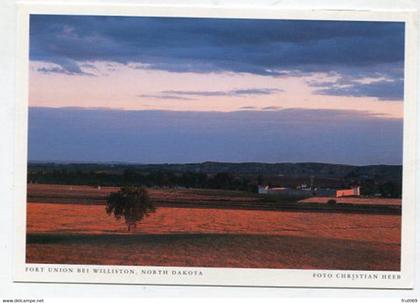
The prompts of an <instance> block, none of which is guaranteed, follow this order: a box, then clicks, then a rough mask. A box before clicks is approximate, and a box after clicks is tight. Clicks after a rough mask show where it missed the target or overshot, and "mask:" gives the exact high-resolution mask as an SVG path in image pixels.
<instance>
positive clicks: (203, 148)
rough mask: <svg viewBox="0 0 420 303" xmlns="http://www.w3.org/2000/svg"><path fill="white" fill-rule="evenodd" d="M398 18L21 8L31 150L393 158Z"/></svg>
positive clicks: (273, 158) (131, 157) (265, 158)
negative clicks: (62, 12)
mask: <svg viewBox="0 0 420 303" xmlns="http://www.w3.org/2000/svg"><path fill="white" fill-rule="evenodd" d="M403 75H404V24H403V23H398V22H356V21H353V22H352V21H309V20H256V19H214V18H208V19H205V18H202V19H195V18H168V17H166V18H158V17H106V16H53V15H50V16H47V15H32V16H31V20H30V81H29V105H30V109H29V159H30V160H41V161H76V162H77V161H84V162H85V161H87V162H96V161H100V162H106V161H125V162H137V163H185V162H202V161H229V162H250V161H252V162H328V163H343V164H358V165H365V164H401V161H402V128H403V119H402V118H403V95H404V92H403V82H404V81H403Z"/></svg>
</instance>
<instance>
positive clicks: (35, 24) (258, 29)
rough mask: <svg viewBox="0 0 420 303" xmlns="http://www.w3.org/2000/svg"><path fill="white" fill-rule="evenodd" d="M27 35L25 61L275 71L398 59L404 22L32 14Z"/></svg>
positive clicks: (399, 57) (266, 72)
mask: <svg viewBox="0 0 420 303" xmlns="http://www.w3.org/2000/svg"><path fill="white" fill-rule="evenodd" d="M30 34H31V59H32V60H43V61H49V62H54V63H57V64H59V65H61V66H62V67H63V68H65V69H66V68H72V67H71V66H69V65H68V62H84V61H96V60H104V61H114V62H119V63H124V64H126V63H130V62H134V63H135V62H138V63H142V64H146V65H148V67H149V68H157V69H164V70H169V71H178V72H182V71H195V72H217V71H233V72H249V73H255V74H262V75H265V74H273V75H277V74H281V73H282V71H286V72H287V71H289V70H294V69H297V70H302V71H305V70H306V67H307V68H308V69H309V70H313V69H318V70H322V71H325V70H330V69H332V68H333V67H334V66H350V67H354V66H366V65H370V66H373V65H377V64H384V63H401V62H402V61H403V54H404V52H403V49H404V24H403V23H391V22H388V23H385V22H345V21H284V20H281V21H280V20H245V19H236V20H234V19H193V18H136V17H105V16H101V17H92V16H45V15H33V16H31V29H30ZM66 62H67V63H66Z"/></svg>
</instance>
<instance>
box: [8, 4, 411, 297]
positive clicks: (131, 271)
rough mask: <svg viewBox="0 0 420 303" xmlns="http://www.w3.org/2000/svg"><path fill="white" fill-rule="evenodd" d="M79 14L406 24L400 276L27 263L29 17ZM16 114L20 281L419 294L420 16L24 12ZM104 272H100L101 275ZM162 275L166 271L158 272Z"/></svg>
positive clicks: (140, 8)
mask: <svg viewBox="0 0 420 303" xmlns="http://www.w3.org/2000/svg"><path fill="white" fill-rule="evenodd" d="M30 14H77V15H119V16H162V17H164V16H165V17H202V18H216V17H217V18H255V19H289V20H304V19H309V20H348V21H352V20H354V21H400V22H405V32H406V35H405V42H406V43H405V72H404V77H405V78H404V80H405V81H404V137H403V199H402V238H401V271H399V272H381V271H343V270H297V269H296V270H287V269H245V268H203V267H189V268H188V267H156V266H145V267H143V266H94V265H62V264H26V263H25V247H26V173H27V156H28V155H27V149H28V147H27V139H28V138H27V130H28V80H29V39H28V37H29V15H30ZM18 25H19V27H18V31H17V34H18V36H17V39H18V47H17V56H16V58H17V62H16V66H17V75H16V80H17V90H16V96H17V99H16V116H15V123H16V124H15V126H16V127H15V129H16V136H15V138H16V139H15V140H16V141H15V142H16V144H15V163H14V166H15V175H14V184H15V186H14V197H15V211H14V221H15V230H16V235H15V243H14V244H15V246H14V252H15V258H14V273H15V274H14V281H16V282H67V283H111V284H116V283H122V284H160V285H217V286H266V287H273V286H275V287H340V288H344V287H351V288H394V289H395V288H406V289H409V288H412V287H413V282H414V281H413V280H414V258H415V250H414V248H415V247H414V246H415V230H414V229H415V192H416V190H415V169H416V97H417V93H416V84H417V81H416V79H417V78H416V76H417V37H418V31H417V14H416V13H415V12H414V11H408V10H407V11H402V10H398V11H342V10H340V11H331V10H309V9H305V10H303V9H299V10H283V9H276V8H273V7H261V8H243V9H238V8H221V7H192V6H152V5H132V4H130V5H123V4H121V5H109V4H104V5H81V4H73V5H72V4H34V3H25V2H21V3H19V6H18ZM95 270H97V271H98V272H97V273H95V272H94V271H95ZM159 271H160V272H159Z"/></svg>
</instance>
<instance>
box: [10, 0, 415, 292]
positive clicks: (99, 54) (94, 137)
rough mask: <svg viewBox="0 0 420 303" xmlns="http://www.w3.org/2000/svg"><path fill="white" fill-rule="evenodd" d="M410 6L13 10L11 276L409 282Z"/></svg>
mask: <svg viewBox="0 0 420 303" xmlns="http://www.w3.org/2000/svg"><path fill="white" fill-rule="evenodd" d="M415 16H416V15H415V14H414V13H413V12H407V11H405V12H403V11H395V12H390V11H388V12H374V11H371V12H368V11H363V12H357V11H323V10H311V11H309V10H308V11H305V10H296V11H290V10H282V9H273V8H264V7H262V8H260V9H245V8H244V9H228V8H220V7H219V8H217V7H214V8H199V7H190V8H185V7H184V8H181V7H175V6H174V7H170V6H168V7H154V6H140V5H138V6H134V5H132V6H118V5H115V6H112V5H107V6H98V5H96V6H89V5H84V6H78V5H71V6H70V5H67V6H66V5H53V4H49V5H47V4H44V5H34V4H32V5H31V4H21V5H20V6H19V31H18V34H19V42H20V44H19V47H18V73H17V74H18V75H17V85H18V93H19V95H18V99H17V110H16V115H17V121H18V131H17V134H16V138H17V140H16V141H17V146H16V150H17V151H18V153H17V154H16V179H15V186H16V195H15V196H16V208H15V210H16V211H15V222H16V245H15V254H16V258H15V278H14V280H15V281H17V282H19V281H29V282H71V283H125V284H165V285H172V284H173V285H226V286H266V287H270V286H275V287H286V286H293V287H357V288H411V287H412V285H413V284H412V283H413V261H414V203H415V201H414V197H415V179H414V177H415V174H414V173H415V171H414V167H415V139H416V136H415V102H416V101H415V97H416V95H415V86H416V85H415V84H416V77H415V76H416V70H415V67H416V62H415V58H416V56H415V54H416V44H415V37H416V35H417V32H416V28H415V25H414V24H415V21H416V19H415Z"/></svg>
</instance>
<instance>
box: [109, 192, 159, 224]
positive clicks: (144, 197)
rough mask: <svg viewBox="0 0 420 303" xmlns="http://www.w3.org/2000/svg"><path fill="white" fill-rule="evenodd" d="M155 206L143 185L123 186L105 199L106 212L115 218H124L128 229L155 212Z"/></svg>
mask: <svg viewBox="0 0 420 303" xmlns="http://www.w3.org/2000/svg"><path fill="white" fill-rule="evenodd" d="M155 210H156V207H155V205H154V203H153V201H152V200H151V199H150V197H149V194H148V192H147V190H146V189H145V188H143V187H134V186H125V187H122V188H121V189H120V191H118V192H115V193H111V194H110V195H109V197H108V199H107V201H106V212H107V214H108V215H112V214H113V215H114V217H115V218H116V219H117V220H120V219H121V218H124V220H125V223H126V224H127V227H128V231H131V230H132V229H135V228H136V226H137V222H139V221H141V220H142V219H143V218H144V217H145V216H148V215H149V214H150V213H153V212H155Z"/></svg>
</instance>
